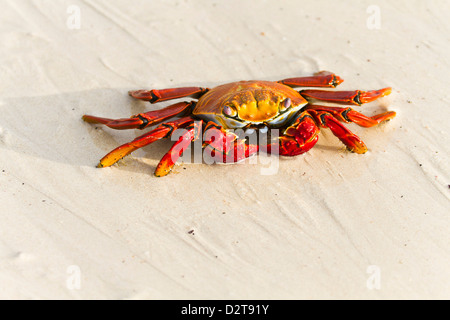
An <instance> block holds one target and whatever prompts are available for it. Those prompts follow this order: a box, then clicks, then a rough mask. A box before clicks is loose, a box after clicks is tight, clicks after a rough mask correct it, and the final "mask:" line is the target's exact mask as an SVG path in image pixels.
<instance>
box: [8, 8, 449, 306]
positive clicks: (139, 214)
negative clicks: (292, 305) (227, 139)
mask: <svg viewBox="0 0 450 320" xmlns="http://www.w3.org/2000/svg"><path fill="white" fill-rule="evenodd" d="M302 2H304V3H302ZM449 12H450V3H449V2H448V1H445V0H443V1H422V0H415V1H411V0H408V1H376V0H375V1H339V2H336V1H314V2H312V1H308V2H307V1H241V0H228V1H206V0H204V1H183V0H178V1H162V0H160V1H143V0H140V1H133V4H132V5H130V2H129V1H125V0H114V1H106V0H104V1H93V0H85V1H80V0H70V1H65V0H60V1H44V0H40V1H38V0H35V1H32V0H21V1H17V0H14V1H7V0H4V1H2V10H1V12H0V21H1V22H2V23H1V25H0V39H1V42H2V50H0V61H1V63H0V77H1V83H2V85H1V86H0V153H1V156H0V204H1V210H0V219H1V223H0V288H1V290H0V298H2V299H448V298H450V250H449V244H450V236H449V230H450V219H449V214H450V210H449V209H450V202H449V198H450V188H449V185H450V174H449V172H450V166H449V164H450V161H449V154H450V152H449V151H450V139H449V131H448V128H449V126H448V120H449V116H450V114H449V104H450V94H449V89H448V88H449V84H450V83H449V77H448V71H449V67H450V59H449V58H450V54H449V53H450V42H449V40H450V39H449V37H448V30H449V26H450V25H449V23H450V19H449ZM320 70H329V71H333V72H335V73H336V74H338V75H339V76H341V77H342V78H343V79H345V82H344V83H343V84H342V85H341V86H340V89H341V90H354V89H361V90H369V89H379V88H383V87H388V86H391V87H393V93H392V94H391V95H390V96H389V97H385V98H382V99H380V100H378V101H376V102H372V103H369V104H367V105H365V106H363V107H356V108H355V109H356V110H358V111H361V112H364V113H365V114H367V115H369V116H371V115H373V114H376V113H379V112H384V111H386V110H394V111H396V112H397V114H398V115H397V117H396V118H395V119H394V120H392V121H390V122H388V123H385V124H382V125H380V126H378V127H375V128H369V129H364V128H360V127H358V126H356V125H354V124H350V125H348V127H349V128H350V129H351V130H352V131H354V132H355V133H356V134H358V135H359V136H360V137H361V138H362V139H363V140H364V141H365V142H366V144H367V146H368V147H369V152H368V153H366V154H365V155H357V154H352V153H349V152H347V151H346V150H345V148H344V147H343V145H342V144H341V143H340V142H339V140H338V139H336V138H335V137H334V136H333V135H332V133H331V132H330V131H328V130H322V132H321V133H320V140H319V142H318V144H317V145H316V147H315V148H313V149H312V150H311V151H310V152H308V153H306V154H304V155H301V156H298V157H295V158H292V159H280V160H279V162H276V166H275V167H274V168H275V169H274V168H272V169H274V170H269V171H264V169H265V168H266V169H267V161H266V160H267V156H263V155H261V156H259V157H256V158H254V159H252V161H253V162H251V161H247V162H244V163H242V164H237V165H206V164H190V163H183V162H179V163H178V164H177V165H176V167H175V168H174V172H173V173H172V174H170V175H168V176H167V177H165V178H156V177H154V176H153V171H154V170H155V167H156V165H157V163H158V162H159V159H160V158H161V157H162V156H163V154H164V153H165V152H166V151H167V150H168V149H169V148H170V145H171V142H170V141H159V142H157V143H155V144H153V145H151V146H148V147H146V148H144V149H142V150H139V151H137V152H135V153H133V154H132V155H131V156H129V157H128V158H125V159H124V160H123V161H121V162H120V163H119V164H117V165H115V166H113V167H111V168H105V169H97V168H95V166H96V164H97V163H98V160H99V159H100V158H101V157H102V156H103V155H105V154H106V153H107V152H109V151H110V150H112V149H114V148H115V147H117V146H118V145H120V144H122V143H125V142H128V141H130V140H132V139H134V138H135V137H137V136H138V135H140V134H142V132H140V131H138V130H129V131H114V130H112V129H109V128H104V127H100V126H93V125H89V124H86V123H84V122H83V121H82V120H81V116H82V115H83V114H94V115H98V116H105V117H110V118H126V117H129V116H131V115H133V114H136V113H139V112H144V111H148V110H151V109H152V108H160V107H164V106H167V105H169V104H170V103H168V102H165V103H161V104H159V105H154V106H151V105H149V104H148V103H144V102H141V101H134V100H132V99H131V98H130V97H129V96H128V95H127V92H128V90H131V89H143V88H168V87H180V86H197V85H198V86H202V87H214V86H216V85H219V84H222V83H227V82H231V81H237V80H250V79H259V80H280V79H283V78H288V77H295V76H308V75H312V74H313V73H315V72H317V71H320Z"/></svg>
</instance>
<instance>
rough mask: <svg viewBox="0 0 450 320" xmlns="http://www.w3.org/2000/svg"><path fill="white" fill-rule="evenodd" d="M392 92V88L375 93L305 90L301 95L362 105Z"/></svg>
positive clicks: (374, 91)
mask: <svg viewBox="0 0 450 320" xmlns="http://www.w3.org/2000/svg"><path fill="white" fill-rule="evenodd" d="M391 91H392V89H391V88H384V89H380V90H373V91H360V90H355V91H324V90H303V91H300V94H301V95H302V96H303V97H305V98H309V99H315V100H321V101H326V102H334V103H339V104H354V105H361V104H363V103H367V102H372V101H374V100H376V99H378V98H381V97H384V96H387V95H388V94H390V93H391Z"/></svg>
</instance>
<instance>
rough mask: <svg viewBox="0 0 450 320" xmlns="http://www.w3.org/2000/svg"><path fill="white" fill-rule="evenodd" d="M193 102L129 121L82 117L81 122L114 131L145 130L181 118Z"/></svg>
mask: <svg viewBox="0 0 450 320" xmlns="http://www.w3.org/2000/svg"><path fill="white" fill-rule="evenodd" d="M193 105H195V103H194V102H180V103H177V104H174V105H171V106H168V107H166V108H163V109H160V110H155V111H150V112H146V113H140V114H138V115H136V116H133V117H131V118H129V119H108V118H100V117H95V116H90V115H84V116H83V120H84V121H86V122H89V123H101V124H104V125H106V126H108V127H110V128H113V129H116V130H125V129H141V130H142V129H145V128H147V127H149V126H153V125H155V124H158V123H161V122H163V121H165V120H167V119H169V118H172V117H175V116H183V115H186V114H187V113H189V112H190V110H192V106H193Z"/></svg>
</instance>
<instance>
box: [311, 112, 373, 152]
mask: <svg viewBox="0 0 450 320" xmlns="http://www.w3.org/2000/svg"><path fill="white" fill-rule="evenodd" d="M307 112H308V113H309V114H311V115H312V116H313V117H314V119H315V120H316V122H317V123H318V124H319V125H320V126H321V127H323V128H329V129H330V130H331V132H333V134H334V135H335V136H336V137H338V138H339V140H341V142H342V143H343V144H345V145H346V146H347V149H348V150H350V151H352V152H355V153H359V154H362V153H366V152H367V147H366V145H365V144H364V142H363V141H362V140H361V139H360V138H359V137H358V136H357V135H356V134H354V133H353V132H351V131H350V130H348V129H347V128H346V127H345V126H344V125H343V124H342V123H340V122H339V121H338V120H337V119H336V118H334V117H333V115H332V114H330V113H328V112H325V111H316V110H308V111H307Z"/></svg>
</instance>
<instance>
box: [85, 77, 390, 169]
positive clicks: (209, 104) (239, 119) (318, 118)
mask: <svg viewBox="0 0 450 320" xmlns="http://www.w3.org/2000/svg"><path fill="white" fill-rule="evenodd" d="M342 82H343V80H342V79H341V78H340V77H339V76H337V75H335V74H334V73H331V72H327V71H321V72H318V73H316V74H314V75H313V76H306V77H296V78H289V79H284V80H280V81H275V82H272V81H257V80H253V81H239V82H233V83H228V84H224V85H219V86H217V87H215V88H212V89H208V88H202V87H182V88H172V89H163V90H156V89H154V90H137V91H130V92H129V94H130V96H132V97H134V98H136V99H140V100H144V101H149V102H150V103H152V104H153V103H157V102H162V101H168V100H173V99H179V98H185V97H190V98H192V100H190V101H185V102H179V103H176V104H172V105H169V106H167V107H165V108H162V109H160V110H154V111H149V112H146V113H140V114H137V115H135V116H133V117H131V118H127V119H108V118H101V117H95V116H90V115H84V116H83V120H84V121H86V122H88V123H94V124H103V125H106V126H108V127H110V128H113V129H118V130H123V129H145V128H148V127H151V126H156V125H158V126H156V127H155V128H154V129H153V130H151V131H149V132H148V133H146V134H144V135H142V136H140V137H138V138H136V139H135V140H133V141H132V142H129V143H126V144H124V145H122V146H120V147H118V148H116V149H114V150H113V151H111V152H110V153H108V154H107V155H106V156H105V157H104V158H103V159H101V160H100V163H99V165H98V167H100V168H103V167H109V166H112V165H113V164H115V163H116V162H118V161H119V160H120V159H122V158H124V157H125V156H127V155H129V154H130V153H132V152H133V151H135V150H137V149H139V148H142V147H144V146H147V145H149V144H151V143H153V142H155V141H157V140H159V139H163V138H169V137H171V136H172V135H173V134H174V132H175V131H176V130H178V129H183V130H184V131H182V132H183V133H182V134H181V136H180V137H179V139H178V141H176V142H175V143H174V144H173V146H172V148H171V149H170V150H169V152H167V153H166V154H165V155H164V156H163V158H162V159H161V161H160V162H159V164H158V166H157V167H156V171H155V175H156V176H158V177H162V176H165V175H167V174H168V173H169V172H170V171H171V170H172V168H173V167H174V165H175V163H176V162H177V160H178V159H179V158H180V157H181V155H182V154H183V152H184V151H185V150H186V149H187V148H188V147H189V145H190V144H191V143H192V142H193V141H196V140H198V139H202V140H203V141H202V146H203V148H208V150H209V151H210V152H211V154H212V155H213V156H214V157H215V159H217V158H219V159H220V161H221V162H224V163H234V162H238V161H241V160H243V159H245V158H247V157H250V156H252V155H254V154H256V153H258V152H259V151H263V152H267V153H275V152H276V153H278V154H279V155H281V156H297V155H299V154H302V153H304V152H307V151H308V150H310V149H311V148H312V147H313V146H314V145H315V144H316V143H317V140H318V138H319V136H318V134H319V131H320V128H328V129H330V130H331V132H332V133H333V134H334V135H335V136H336V137H337V138H338V139H339V140H340V141H342V143H343V144H344V145H345V146H346V147H347V149H348V150H350V151H352V152H355V153H358V154H363V153H365V152H366V151H367V147H366V145H365V144H364V142H363V141H362V140H361V139H360V138H359V137H358V136H356V135H355V134H354V133H352V132H351V131H350V130H348V129H347V128H346V127H345V126H344V125H343V124H342V122H343V123H350V122H353V123H355V124H357V125H359V126H362V127H373V126H375V125H378V124H380V123H381V122H383V121H387V120H390V119H392V118H394V117H395V112H393V111H388V112H384V113H381V114H377V115H375V116H372V117H368V116H365V115H363V114H361V113H359V112H357V111H355V110H353V109H352V108H351V107H348V106H347V107H338V106H329V105H328V104H326V105H316V104H314V102H316V101H323V102H327V103H336V104H341V105H362V104H364V103H368V102H372V101H374V100H376V99H378V98H380V97H383V96H386V95H388V94H390V93H391V91H392V89H391V88H384V89H380V90H372V91H360V90H355V91H333V90H323V89H309V88H336V87H337V86H338V85H339V84H341V83H342ZM295 87H306V88H308V89H303V90H300V91H296V90H294V88H295ZM194 99H196V100H194ZM237 129H242V130H244V131H245V132H246V133H251V132H258V133H267V132H268V133H269V134H270V132H272V131H274V130H275V129H276V130H278V132H279V134H278V136H277V138H276V139H269V140H267V141H266V143H265V144H263V145H261V143H260V144H258V143H252V142H251V141H250V139H248V136H242V135H239V134H236V133H235V131H236V130H237Z"/></svg>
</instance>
